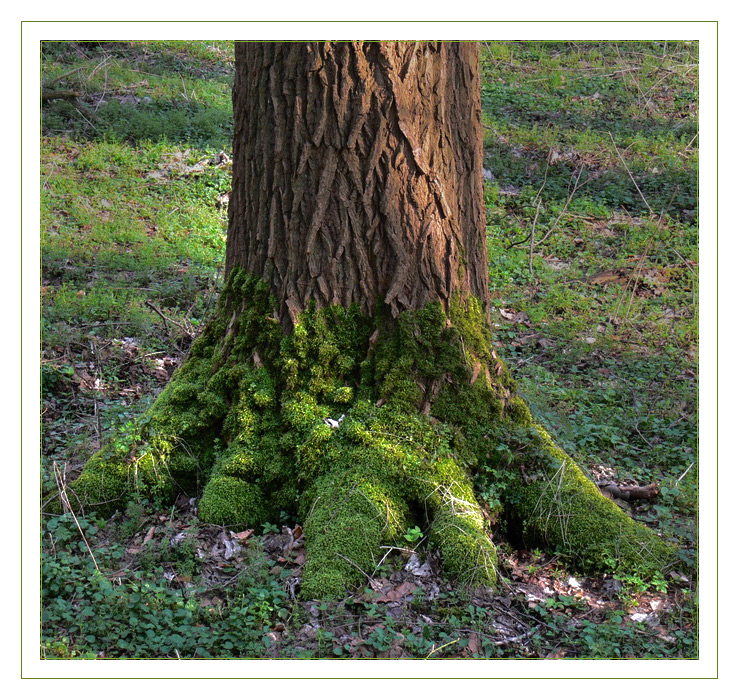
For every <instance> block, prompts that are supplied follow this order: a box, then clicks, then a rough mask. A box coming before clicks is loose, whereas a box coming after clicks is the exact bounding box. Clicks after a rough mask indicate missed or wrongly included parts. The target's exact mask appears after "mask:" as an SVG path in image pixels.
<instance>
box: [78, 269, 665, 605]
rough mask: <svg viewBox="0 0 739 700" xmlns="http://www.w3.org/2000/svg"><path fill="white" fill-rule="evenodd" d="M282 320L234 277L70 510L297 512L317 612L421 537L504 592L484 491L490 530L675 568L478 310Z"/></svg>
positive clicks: (630, 563) (585, 555) (643, 565)
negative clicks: (141, 506)
mask: <svg viewBox="0 0 739 700" xmlns="http://www.w3.org/2000/svg"><path fill="white" fill-rule="evenodd" d="M272 309H273V305H272V304H271V302H270V299H269V296H268V294H267V292H266V289H265V285H264V283H262V282H261V281H260V280H258V279H255V278H251V277H249V276H248V275H246V274H245V273H244V272H243V271H236V272H235V273H234V274H233V275H232V276H231V278H230V280H229V283H228V285H227V287H226V290H225V291H224V293H223V295H222V298H221V301H220V302H219V307H218V311H217V314H216V317H215V318H214V320H213V321H212V322H211V323H210V324H209V326H208V328H207V329H206V330H205V331H204V333H203V335H202V336H201V337H200V338H199V339H198V340H197V341H196V342H195V343H194V344H193V347H192V350H191V352H190V355H189V356H188V358H187V361H186V362H185V364H184V365H183V366H182V367H181V368H180V369H179V370H178V371H177V372H176V374H175V375H174V376H173V378H172V381H171V382H170V384H169V385H168V386H167V387H166V389H165V390H164V391H163V392H162V394H161V395H160V396H159V398H158V399H157V401H156V402H155V404H154V405H153V406H152V408H151V409H150V410H149V411H148V412H147V413H146V414H145V415H144V416H143V417H142V419H141V420H140V421H139V433H138V434H136V435H132V436H128V437H127V439H126V441H125V442H124V443H120V442H119V443H117V444H115V443H114V444H111V445H109V446H108V447H106V448H105V449H104V450H102V451H101V452H99V453H98V454H96V455H95V456H93V457H92V458H91V459H90V461H89V462H88V463H87V465H86V466H85V469H84V471H83V473H82V475H81V476H80V477H79V479H77V481H75V482H74V483H72V484H71V485H70V486H69V487H68V489H69V494H68V495H70V496H71V495H72V494H73V497H71V498H70V501H71V503H72V506H73V507H74V505H75V503H77V504H79V505H82V506H84V507H86V508H89V509H95V510H97V511H98V512H99V513H102V514H105V513H110V512H112V511H114V510H115V509H116V508H118V507H121V506H122V505H124V504H125V502H126V501H127V499H128V498H129V497H130V494H131V492H132V491H140V492H144V493H146V494H148V495H150V496H161V497H163V498H171V497H172V496H173V495H174V494H175V493H176V492H177V491H185V492H190V493H191V492H193V491H195V492H197V493H202V496H201V498H200V502H199V516H200V518H201V519H203V520H204V521H206V522H212V523H217V524H221V525H227V526H230V527H232V528H236V527H254V526H258V525H260V524H262V523H264V522H275V521H277V520H278V518H279V516H280V513H281V512H285V513H290V514H297V516H298V517H299V518H300V519H301V522H302V523H303V528H304V532H305V536H306V547H307V563H306V566H305V570H304V577H303V584H302V590H301V595H302V596H303V597H304V598H308V599H312V598H336V597H339V596H341V595H343V594H344V593H345V592H346V591H347V589H348V588H350V587H351V586H354V585H356V584H358V583H360V582H361V581H362V580H364V578H365V577H366V576H367V577H369V576H371V575H372V573H373V572H374V570H375V567H376V566H377V563H378V561H379V558H380V555H381V552H382V550H381V546H382V545H383V544H384V543H385V544H391V545H392V544H402V543H403V539H402V536H403V534H404V533H405V532H406V531H407V529H408V528H410V527H412V526H414V525H419V526H421V527H422V529H424V531H427V532H428V534H429V538H430V543H431V546H432V547H434V548H437V549H439V550H440V552H441V554H442V561H443V567H444V570H445V571H446V573H447V574H448V575H449V576H450V577H453V578H455V579H458V580H459V581H460V582H461V583H463V584H469V585H487V586H492V585H494V584H495V581H496V553H495V548H494V546H493V544H492V542H491V539H490V534H489V532H488V531H487V527H488V525H487V521H486V518H485V517H484V516H483V510H482V509H481V507H480V504H479V503H478V501H477V499H476V497H475V494H474V491H473V478H474V479H475V480H476V481H477V482H478V484H480V485H482V486H483V487H484V489H485V490H487V491H488V492H490V491H491V490H492V491H493V492H494V493H495V495H496V502H497V501H499V502H501V503H502V504H503V506H499V507H496V508H494V512H492V513H490V512H488V515H489V516H490V517H491V518H492V519H493V520H495V519H498V518H501V519H503V520H505V521H506V522H507V523H508V526H509V527H515V528H516V529H517V530H518V533H519V535H523V536H524V537H525V538H526V539H527V540H529V541H530V542H531V543H537V544H543V545H545V546H549V547H555V548H557V550H558V551H560V552H562V553H563V554H565V555H567V556H569V557H570V558H571V559H573V560H575V561H576V562H577V563H578V564H580V565H582V566H585V567H587V568H590V569H604V568H611V569H613V568H617V567H618V568H623V569H628V570H631V571H634V570H637V571H640V572H644V573H646V572H650V571H652V572H653V571H656V570H658V569H660V568H663V567H665V566H666V565H669V564H670V563H671V562H672V561H673V560H674V559H675V549H674V547H673V546H672V545H670V544H668V543H666V542H664V541H663V540H661V539H660V538H659V536H658V535H656V534H655V533H654V532H652V531H651V530H649V529H647V528H646V527H644V526H642V525H640V524H637V523H636V522H634V521H633V520H631V519H630V518H629V517H628V516H626V515H625V514H624V513H623V512H622V511H621V510H620V509H619V508H618V506H616V505H615V504H614V503H613V502H612V501H610V500H609V499H607V498H605V497H604V496H603V495H602V494H601V493H600V491H599V490H598V489H597V487H596V486H595V485H594V484H593V483H592V482H591V481H590V480H589V479H588V478H587V477H586V476H585V474H584V473H583V472H582V470H580V468H579V467H578V466H577V465H576V464H575V463H574V462H573V461H572V459H571V458H569V457H568V456H567V455H566V454H565V453H564V452H562V451H561V450H560V449H559V448H558V447H556V445H555V444H554V443H553V441H552V440H551V438H550V437H549V436H548V435H547V433H546V432H545V431H544V430H543V428H541V427H540V426H537V425H535V424H534V423H533V421H532V419H531V415H530V413H529V411H528V408H527V407H526V405H525V404H524V403H523V401H521V399H520V398H518V397H517V396H516V393H515V384H514V382H513V380H512V378H511V377H510V375H509V373H508V371H507V369H506V368H505V366H504V365H503V363H502V362H501V361H500V360H499V359H498V358H497V357H496V355H495V352H494V351H493V346H492V340H491V338H490V335H489V330H488V325H487V320H486V318H485V316H484V314H483V313H482V311H481V310H480V308H479V305H478V304H477V302H476V300H475V299H474V298H470V299H467V300H457V301H454V302H453V303H452V304H451V305H450V309H449V311H448V312H446V311H445V310H444V309H443V308H442V306H441V304H430V305H428V306H427V307H426V308H425V309H422V310H420V311H417V312H406V313H403V314H401V316H400V317H399V318H398V319H395V320H394V322H392V324H390V323H388V324H387V327H385V326H384V325H383V317H382V315H381V314H379V313H378V314H377V316H376V318H375V319H374V320H372V319H367V318H365V317H363V316H362V315H361V314H360V313H359V311H358V310H356V309H351V308H350V309H342V308H334V307H331V308H328V309H323V310H316V309H309V310H308V311H306V312H304V313H303V314H302V315H301V317H300V319H299V322H298V323H297V324H296V326H295V329H294V332H293V333H292V334H291V335H289V336H284V335H283V332H282V329H281V327H280V325H279V323H278V322H277V321H276V320H275V318H274V316H273V314H272Z"/></svg>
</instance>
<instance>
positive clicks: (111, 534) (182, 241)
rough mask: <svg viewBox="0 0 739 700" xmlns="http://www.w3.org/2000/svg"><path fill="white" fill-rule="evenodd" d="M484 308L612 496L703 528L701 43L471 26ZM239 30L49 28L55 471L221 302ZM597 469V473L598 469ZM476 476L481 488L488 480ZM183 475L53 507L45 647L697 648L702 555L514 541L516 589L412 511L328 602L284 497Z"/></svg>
mask: <svg viewBox="0 0 739 700" xmlns="http://www.w3.org/2000/svg"><path fill="white" fill-rule="evenodd" d="M481 63H482V76H483V87H482V98H483V110H484V123H485V143H484V146H485V155H486V157H485V168H486V170H485V178H486V186H485V197H486V205H487V209H488V233H489V236H488V242H489V243H488V245H489V252H490V274H491V289H492V296H493V308H492V317H493V320H494V323H495V326H496V333H497V339H498V344H499V350H500V354H501V355H502V356H503V357H505V359H506V360H507V362H508V364H509V366H510V367H511V369H512V370H513V372H514V375H515V376H516V377H517V379H518V381H519V387H520V390H521V393H522V394H523V395H524V397H525V398H526V400H527V401H528V402H529V404H530V406H531V408H532V411H533V413H534V415H535V417H536V418H537V420H539V421H540V422H541V423H543V424H544V425H545V426H546V427H547V428H548V429H549V430H550V432H552V433H553V434H554V435H555V436H556V437H557V439H558V441H559V442H560V444H561V445H562V447H564V448H565V449H566V450H567V451H569V452H570V453H571V454H572V455H573V456H574V457H576V458H577V459H578V460H579V462H580V464H582V465H583V466H584V467H585V468H586V469H587V470H588V471H589V472H590V474H591V476H592V477H593V479H594V480H595V481H596V482H597V483H599V484H600V485H601V486H603V487H604V488H606V487H608V488H611V491H612V492H613V489H614V488H615V489H620V490H621V492H622V493H621V495H623V492H624V491H626V490H628V487H630V486H637V485H642V486H643V485H651V484H653V485H654V488H653V492H654V493H653V497H652V498H650V499H643V500H629V501H626V500H618V501H617V502H618V503H619V505H621V506H622V507H623V508H625V509H626V510H627V511H629V513H630V514H631V515H632V516H633V517H635V518H636V519H637V520H640V521H642V522H644V523H645V524H647V525H649V526H650V527H654V528H656V529H657V530H658V531H660V532H661V533H662V534H663V536H664V537H666V538H669V539H671V540H673V541H675V542H676V543H678V544H679V546H680V551H681V556H682V557H683V558H684V559H685V561H686V562H687V563H688V564H691V565H694V564H695V558H696V550H697V541H696V540H697V535H696V519H697V472H698V466H697V461H698V460H697V405H696V404H697V313H698V308H697V303H698V302H697V300H698V296H697V294H698V289H697V280H698V277H697V274H698V270H697V255H698V235H697V158H698V156H697V146H698V138H697V44H696V43H691V42H611V43H608V42H597V43H583V42H488V43H483V44H481ZM232 73H233V50H232V46H231V44H230V43H228V42H110V43H97V42H45V43H44V45H43V75H42V79H43V85H44V88H43V92H44V103H43V149H42V288H41V293H42V299H43V320H42V328H43V347H42V389H43V391H42V455H43V459H42V468H41V482H42V483H41V486H42V491H43V493H44V494H47V493H48V492H49V491H50V489H52V488H53V487H54V485H55V484H56V483H58V482H59V481H60V480H61V481H65V482H66V481H69V480H71V479H73V478H74V477H75V476H76V475H77V474H78V473H79V470H80V469H81V467H82V465H83V464H84V462H85V461H86V460H87V458H89V457H90V455H91V454H93V453H94V452H95V451H96V450H97V449H98V448H99V447H100V446H101V445H102V444H104V443H106V442H107V441H110V440H116V439H118V438H120V437H121V436H123V435H125V434H126V433H127V432H128V431H129V430H130V428H131V426H132V422H133V421H134V419H135V417H136V416H137V415H139V414H140V413H141V412H142V411H144V410H145V409H146V407H147V406H149V405H151V402H152V401H153V399H154V398H155V397H156V395H157V393H158V392H159V391H161V389H162V388H163V387H164V385H165V384H166V382H167V381H168V379H169V377H170V376H171V375H172V372H173V371H174V370H175V369H176V368H177V367H178V366H179V364H180V363H181V361H182V359H183V357H184V355H185V354H186V352H187V349H188V347H189V345H190V343H191V342H192V340H193V338H194V337H195V336H196V335H197V333H198V331H199V329H200V328H201V326H202V324H203V323H204V321H205V319H206V318H207V315H208V313H209V311H210V310H211V309H212V308H213V306H214V303H215V300H216V299H217V296H218V293H219V290H220V287H221V284H222V282H223V278H222V260H223V254H224V243H225V236H226V223H227V221H226V219H227V215H226V211H227V202H228V196H229V188H230V174H231V173H230V154H231V129H232V116H231V104H230V85H231V79H232ZM608 485H610V486H608ZM480 497H481V498H482V499H484V498H485V497H486V496H485V494H480ZM196 506H197V503H196V501H195V499H188V498H182V499H180V500H179V501H178V502H177V503H176V504H175V505H174V506H171V505H170V506H167V507H164V506H163V505H162V504H157V503H150V502H146V501H135V502H132V503H131V504H130V506H129V507H128V508H127V510H126V511H125V512H119V513H117V514H116V515H114V516H113V518H111V519H109V520H101V519H99V518H97V517H96V515H95V514H94V513H84V514H83V513H77V514H74V515H73V514H66V515H63V516H46V517H44V518H43V523H42V550H43V559H42V597H43V601H42V602H43V623H42V637H43V638H42V648H41V654H42V657H43V658H194V657H197V658H212V657H218V658H230V657H239V658H421V659H438V658H470V659H473V658H693V657H695V656H696V655H697V599H696V580H695V579H690V578H688V577H686V576H684V575H683V574H680V573H678V572H677V571H666V572H664V575H663V576H658V577H652V578H649V579H644V578H641V577H639V576H630V577H626V576H620V577H619V576H603V577H597V578H594V577H587V576H582V575H580V572H577V571H572V570H568V569H567V568H566V567H565V566H564V565H563V563H562V562H561V561H559V560H558V558H557V557H556V556H552V557H547V556H544V555H542V553H541V552H539V551H536V550H534V551H531V550H525V549H521V550H516V549H513V548H511V546H510V545H507V544H506V543H505V541H503V539H502V537H501V538H500V541H499V542H498V538H497V537H496V534H495V533H493V536H494V538H495V539H496V543H497V544H499V554H500V567H501V586H500V587H499V588H498V589H497V590H496V591H490V590H479V591H463V590H458V589H456V588H455V587H454V586H453V585H452V584H451V583H450V582H448V581H447V580H446V579H444V578H443V577H441V576H440V574H439V567H438V561H437V558H436V556H435V553H434V552H429V551H427V549H426V546H425V545H426V539H425V537H424V533H423V528H422V524H419V525H421V527H417V528H413V529H411V530H409V531H408V533H407V534H406V540H407V546H405V547H398V548H388V549H387V551H386V556H385V558H384V559H382V561H381V562H380V563H379V564H378V566H377V568H376V570H375V571H372V572H367V581H366V585H364V586H363V587H361V588H360V589H358V590H356V591H353V592H352V593H351V595H348V596H347V597H346V598H345V599H344V600H342V601H338V602H332V603H327V602H317V601H313V602H307V601H302V600H301V599H300V598H299V597H298V596H297V595H296V591H297V590H299V583H300V576H301V570H302V565H303V562H304V560H305V553H304V548H303V544H304V540H303V537H302V528H301V526H300V524H299V523H296V522H295V521H294V519H293V517H292V516H291V515H290V514H287V513H285V514H283V515H284V517H283V518H282V521H281V522H277V523H264V524H262V525H261V527H260V528H259V529H258V530H256V531H251V530H247V531H243V532H232V531H230V530H228V529H226V528H221V527H216V526H212V525H204V524H202V523H200V522H199V521H198V519H197V517H196Z"/></svg>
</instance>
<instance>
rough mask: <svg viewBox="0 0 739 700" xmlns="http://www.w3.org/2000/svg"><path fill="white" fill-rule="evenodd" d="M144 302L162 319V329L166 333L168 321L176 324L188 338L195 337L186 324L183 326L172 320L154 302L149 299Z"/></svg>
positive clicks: (167, 331)
mask: <svg viewBox="0 0 739 700" xmlns="http://www.w3.org/2000/svg"><path fill="white" fill-rule="evenodd" d="M144 304H145V305H146V306H148V307H149V308H150V309H151V310H152V311H155V312H156V313H157V314H159V317H160V318H161V319H162V321H164V330H165V331H166V333H167V335H169V329H168V328H167V321H169V322H170V323H171V324H173V325H175V326H177V328H179V329H180V330H181V331H182V332H183V333H185V335H187V337H188V338H190V339H192V338H194V337H195V334H194V333H193V332H192V331H191V330H190V329H189V328H187V327H186V326H183V325H182V324H181V323H178V322H177V321H174V320H172V319H171V318H169V317H167V316H165V315H164V314H163V313H162V312H161V311H160V310H159V309H158V308H157V307H156V306H154V304H152V303H151V302H150V301H148V300H147V301H145V302H144Z"/></svg>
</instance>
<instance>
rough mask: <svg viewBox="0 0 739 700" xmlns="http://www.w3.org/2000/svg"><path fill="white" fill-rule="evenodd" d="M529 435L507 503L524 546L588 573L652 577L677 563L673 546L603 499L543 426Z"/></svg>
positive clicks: (606, 499) (612, 503) (536, 428)
mask: <svg viewBox="0 0 739 700" xmlns="http://www.w3.org/2000/svg"><path fill="white" fill-rule="evenodd" d="M534 431H535V432H534V433H533V437H534V440H533V442H532V447H531V449H530V451H529V455H530V462H529V465H528V468H527V467H526V466H524V469H523V476H522V480H521V483H520V485H519V486H517V488H516V490H515V492H514V493H513V494H512V495H511V498H510V501H509V502H510V510H511V514H512V516H513V518H514V519H515V520H517V521H519V522H520V523H521V524H522V526H523V533H522V534H523V537H524V539H525V540H526V541H527V542H532V543H541V544H544V545H545V546H547V547H549V548H553V549H556V550H557V551H561V552H562V553H564V554H566V555H567V556H568V557H569V558H570V559H571V560H575V561H577V562H578V563H579V564H580V565H581V566H583V567H584V568H586V569H589V570H602V569H604V568H607V567H614V566H615V567H617V568H619V569H622V570H624V571H640V572H644V573H655V572H656V571H658V570H660V569H663V568H665V567H666V566H668V565H670V564H674V563H675V562H676V555H677V552H676V549H675V547H674V546H673V545H671V544H670V543H668V542H665V541H664V540H662V539H660V538H659V537H658V536H657V535H656V533H654V532H653V531H652V530H650V529H649V528H647V527H645V526H644V525H641V524H640V523H637V522H636V521H634V520H632V519H631V518H630V517H629V516H628V515H626V514H625V513H624V512H623V511H622V510H621V509H620V508H619V507H618V506H617V505H616V504H615V503H614V502H613V501H611V500H610V499H608V498H606V497H604V496H603V494H602V493H601V492H600V490H599V489H598V487H597V486H596V485H595V484H594V483H593V482H592V481H591V480H590V479H588V478H587V476H586V475H585V474H584V473H583V471H582V470H581V469H580V468H579V467H578V466H577V464H575V462H574V461H573V460H572V459H571V458H570V457H569V456H568V455H567V454H566V453H565V452H564V451H562V450H561V449H560V448H559V447H557V446H556V445H555V444H554V442H553V441H552V438H551V437H550V436H549V435H548V434H547V432H546V431H545V430H544V429H543V428H542V427H540V426H535V428H534Z"/></svg>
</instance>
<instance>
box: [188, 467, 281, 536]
mask: <svg viewBox="0 0 739 700" xmlns="http://www.w3.org/2000/svg"><path fill="white" fill-rule="evenodd" d="M267 503H268V499H267V498H266V495H265V493H264V492H263V491H262V489H260V488H259V486H257V485H256V484H254V483H251V482H249V481H245V480H244V479H240V478H238V477H233V476H228V475H227V474H223V473H219V474H215V475H213V477H211V479H210V481H208V483H207V485H206V486H205V490H204V491H203V496H202V498H201V499H200V502H199V504H198V515H199V516H200V518H201V519H202V520H204V521H205V522H207V523H215V524H217V525H228V526H229V527H241V526H247V525H256V524H259V523H263V522H269V521H271V520H272V517H271V516H273V515H274V513H273V512H272V509H270V508H269V507H268V506H267Z"/></svg>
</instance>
